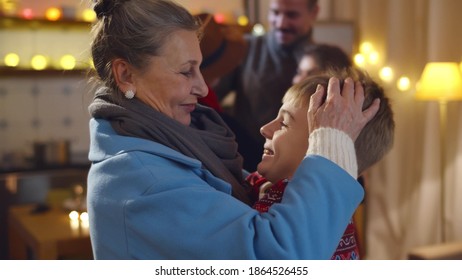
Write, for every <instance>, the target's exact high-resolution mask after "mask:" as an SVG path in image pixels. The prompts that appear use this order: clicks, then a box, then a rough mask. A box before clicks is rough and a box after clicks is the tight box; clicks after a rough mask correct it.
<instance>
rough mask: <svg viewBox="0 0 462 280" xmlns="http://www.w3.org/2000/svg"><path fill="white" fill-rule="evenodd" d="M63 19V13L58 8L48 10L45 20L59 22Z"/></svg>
mask: <svg viewBox="0 0 462 280" xmlns="http://www.w3.org/2000/svg"><path fill="white" fill-rule="evenodd" d="M61 17H62V12H61V10H60V9H58V8H56V7H51V8H48V9H47V10H46V12H45V18H46V19H48V20H50V21H57V20H59V19H60V18H61Z"/></svg>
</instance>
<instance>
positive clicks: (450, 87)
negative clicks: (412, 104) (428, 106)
mask: <svg viewBox="0 0 462 280" xmlns="http://www.w3.org/2000/svg"><path fill="white" fill-rule="evenodd" d="M415 98H416V99H420V100H462V75H461V71H460V69H459V64H458V63H456V62H430V63H427V65H426V66H425V68H424V70H423V72H422V77H421V78H420V80H419V82H418V84H417V92H416V95H415Z"/></svg>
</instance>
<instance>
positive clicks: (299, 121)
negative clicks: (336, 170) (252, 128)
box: [257, 102, 308, 183]
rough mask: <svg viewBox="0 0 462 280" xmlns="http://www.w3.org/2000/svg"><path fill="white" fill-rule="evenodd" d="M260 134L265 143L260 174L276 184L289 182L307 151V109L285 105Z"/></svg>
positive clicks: (259, 167)
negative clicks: (286, 180)
mask: <svg viewBox="0 0 462 280" xmlns="http://www.w3.org/2000/svg"><path fill="white" fill-rule="evenodd" d="M260 132H261V134H262V135H263V137H265V138H266V141H265V146H264V151H263V156H262V160H261V162H260V163H259V164H258V167H257V170H258V172H259V173H260V174H261V175H262V176H264V177H266V178H267V179H268V180H269V181H270V182H273V183H275V182H277V181H279V180H282V179H289V178H290V177H292V175H293V174H294V172H295V170H296V169H297V167H298V165H299V164H300V162H301V161H302V160H303V158H304V156H305V153H306V150H307V149H308V120H307V107H299V106H295V105H294V104H293V103H292V102H289V103H284V104H283V105H282V107H281V109H280V110H279V114H278V116H277V117H276V118H275V119H274V120H272V121H271V122H269V123H268V124H266V125H264V126H263V127H262V128H261V129H260Z"/></svg>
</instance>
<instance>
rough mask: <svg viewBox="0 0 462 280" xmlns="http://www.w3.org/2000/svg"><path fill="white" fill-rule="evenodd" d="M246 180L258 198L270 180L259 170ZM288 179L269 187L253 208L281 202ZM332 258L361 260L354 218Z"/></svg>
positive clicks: (268, 206)
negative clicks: (261, 189) (259, 172)
mask: <svg viewBox="0 0 462 280" xmlns="http://www.w3.org/2000/svg"><path fill="white" fill-rule="evenodd" d="M246 181H247V183H248V184H250V185H251V186H252V191H253V193H252V196H253V197H254V198H258V196H259V193H260V187H261V186H262V185H263V184H265V183H267V182H268V180H267V179H266V178H264V177H262V176H261V175H260V174H258V173H257V172H254V173H251V174H250V175H248V176H247V178H246ZM287 183H288V181H287V180H281V181H279V182H277V183H276V184H274V185H271V186H270V187H268V188H267V189H266V191H265V194H264V196H263V197H262V198H261V199H258V200H257V201H256V202H255V203H254V205H253V208H254V209H256V210H258V211H259V212H260V213H263V212H268V209H269V208H270V206H271V205H273V204H274V203H279V202H281V200H282V195H283V194H284V190H285V188H286V186H287ZM331 259H332V260H359V259H360V256H359V247H358V243H357V236H356V226H355V224H354V222H353V220H350V223H349V224H348V226H347V228H346V230H345V233H344V234H343V236H342V238H341V240H340V242H339V245H338V247H337V249H336V251H335V253H334V255H333V256H332V258H331Z"/></svg>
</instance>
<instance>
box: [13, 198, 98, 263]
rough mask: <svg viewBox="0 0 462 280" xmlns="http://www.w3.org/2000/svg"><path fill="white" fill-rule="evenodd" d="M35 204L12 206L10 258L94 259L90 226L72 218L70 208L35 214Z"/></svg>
mask: <svg viewBox="0 0 462 280" xmlns="http://www.w3.org/2000/svg"><path fill="white" fill-rule="evenodd" d="M34 207H35V206H14V207H11V208H10V211H9V240H10V242H9V244H10V248H9V249H10V259H28V258H29V259H30V258H32V259H41V260H55V259H63V258H64V259H66V258H70V259H92V250H91V243H90V236H89V230H88V225H85V224H83V223H82V222H79V221H71V220H70V219H69V215H68V213H69V211H64V210H60V209H50V210H48V211H45V212H41V213H32V212H31V211H32V210H33V209H34ZM28 250H30V251H29V254H28V253H27V252H28Z"/></svg>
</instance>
